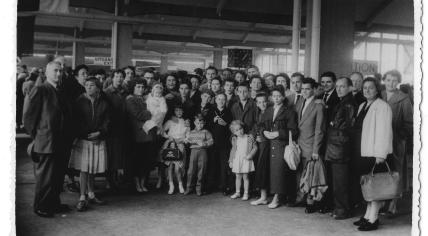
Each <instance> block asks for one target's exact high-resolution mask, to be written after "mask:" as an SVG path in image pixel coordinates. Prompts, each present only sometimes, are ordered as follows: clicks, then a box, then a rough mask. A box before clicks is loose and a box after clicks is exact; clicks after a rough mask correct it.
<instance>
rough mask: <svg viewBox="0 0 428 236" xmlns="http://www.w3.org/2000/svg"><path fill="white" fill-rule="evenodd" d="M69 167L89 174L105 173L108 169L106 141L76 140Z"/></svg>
mask: <svg viewBox="0 0 428 236" xmlns="http://www.w3.org/2000/svg"><path fill="white" fill-rule="evenodd" d="M68 167H69V168H73V169H76V170H80V171H81V172H88V173H89V174H98V173H104V172H105V171H106V170H107V148H106V142H105V141H104V140H102V141H97V142H93V141H88V140H83V139H80V140H76V141H75V142H74V144H73V149H72V150H71V156H70V161H69V163H68Z"/></svg>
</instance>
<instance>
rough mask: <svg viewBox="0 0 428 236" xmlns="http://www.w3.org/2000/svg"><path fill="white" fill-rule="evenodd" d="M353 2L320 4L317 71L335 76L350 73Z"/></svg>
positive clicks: (338, 0)
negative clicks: (319, 45)
mask: <svg viewBox="0 0 428 236" xmlns="http://www.w3.org/2000/svg"><path fill="white" fill-rule="evenodd" d="M355 2H356V1H355V0H348V1H342V0H325V1H323V2H322V18H321V27H322V31H321V40H320V42H321V47H320V61H319V63H320V64H319V71H320V72H321V73H322V72H325V71H333V72H334V73H336V75H337V76H341V75H345V76H349V74H350V73H351V72H352V60H353V57H352V56H353V51H354V20H355V17H354V15H355Z"/></svg>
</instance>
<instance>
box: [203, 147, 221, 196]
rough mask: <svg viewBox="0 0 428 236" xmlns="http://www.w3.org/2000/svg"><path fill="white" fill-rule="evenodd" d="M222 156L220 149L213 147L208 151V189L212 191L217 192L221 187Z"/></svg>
mask: <svg viewBox="0 0 428 236" xmlns="http://www.w3.org/2000/svg"><path fill="white" fill-rule="evenodd" d="M222 154H223V152H222V150H221V149H220V148H216V147H211V148H209V149H208V169H207V187H208V189H209V190H210V191H215V190H217V189H218V187H219V185H220V178H219V177H220V169H221V161H222V157H221V155H222Z"/></svg>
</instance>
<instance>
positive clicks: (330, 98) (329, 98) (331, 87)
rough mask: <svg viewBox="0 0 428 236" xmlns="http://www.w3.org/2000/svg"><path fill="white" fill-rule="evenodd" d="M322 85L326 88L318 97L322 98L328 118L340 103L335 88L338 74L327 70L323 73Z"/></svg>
mask: <svg viewBox="0 0 428 236" xmlns="http://www.w3.org/2000/svg"><path fill="white" fill-rule="evenodd" d="M321 86H322V88H323V90H324V93H322V94H320V96H319V97H318V98H320V99H322V100H323V101H324V104H325V108H326V115H327V117H326V119H327V120H328V119H329V117H330V115H331V112H332V110H333V109H334V107H335V106H336V104H337V103H339V97H338V96H337V92H336V89H335V86H336V75H335V74H334V73H333V72H331V71H327V72H324V73H323V74H322V75H321Z"/></svg>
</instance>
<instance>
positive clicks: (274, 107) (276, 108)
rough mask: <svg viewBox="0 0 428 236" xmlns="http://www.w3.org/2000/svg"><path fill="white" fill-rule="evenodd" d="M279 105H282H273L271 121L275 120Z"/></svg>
mask: <svg viewBox="0 0 428 236" xmlns="http://www.w3.org/2000/svg"><path fill="white" fill-rule="evenodd" d="M281 106H282V104H281V105H278V106H273V118H272V121H274V120H275V118H276V115H277V114H278V111H279V108H281Z"/></svg>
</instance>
